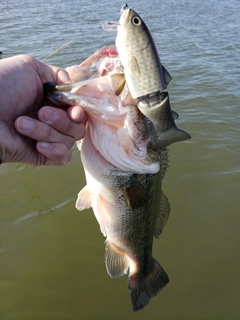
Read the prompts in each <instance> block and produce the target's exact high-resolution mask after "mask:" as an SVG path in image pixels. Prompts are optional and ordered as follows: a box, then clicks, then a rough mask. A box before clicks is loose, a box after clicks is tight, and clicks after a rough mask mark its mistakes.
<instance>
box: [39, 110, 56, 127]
mask: <svg viewBox="0 0 240 320" xmlns="http://www.w3.org/2000/svg"><path fill="white" fill-rule="evenodd" d="M41 118H42V121H44V122H45V123H49V124H50V123H52V122H53V121H54V120H55V118H56V111H55V110H54V109H53V108H50V107H44V108H42V110H41Z"/></svg>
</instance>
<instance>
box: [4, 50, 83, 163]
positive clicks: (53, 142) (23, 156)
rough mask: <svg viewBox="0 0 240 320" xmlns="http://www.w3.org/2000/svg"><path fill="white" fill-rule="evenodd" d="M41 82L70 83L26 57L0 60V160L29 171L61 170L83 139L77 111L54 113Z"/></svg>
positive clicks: (63, 74)
mask: <svg viewBox="0 0 240 320" xmlns="http://www.w3.org/2000/svg"><path fill="white" fill-rule="evenodd" d="M46 82H53V83H66V82H71V80H70V78H69V76H68V73H67V72H66V71H65V70H63V69H60V68H57V67H54V66H50V65H47V64H44V63H42V62H40V61H38V60H36V59H34V58H32V57H30V56H27V55H19V56H14V57H11V58H6V59H3V60H0V159H1V162H2V163H7V162H23V163H26V164H30V165H33V166H40V165H47V166H49V165H56V166H60V165H65V164H67V163H69V162H70V161H71V158H72V154H71V151H70V149H71V148H72V147H73V145H74V142H75V141H77V140H80V139H82V138H83V137H84V135H85V126H84V122H85V121H86V114H85V113H84V111H83V109H82V108H81V107H80V106H71V107H69V106H65V107H64V106H61V108H59V107H56V105H53V104H52V103H51V102H50V101H48V100H47V99H46V98H45V97H44V93H43V84H44V83H46Z"/></svg>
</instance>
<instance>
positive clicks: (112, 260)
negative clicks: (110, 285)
mask: <svg viewBox="0 0 240 320" xmlns="http://www.w3.org/2000/svg"><path fill="white" fill-rule="evenodd" d="M105 265H106V269H107V273H108V274H109V276H110V277H111V278H119V277H122V276H123V275H124V274H126V273H127V271H128V268H129V259H128V257H127V256H126V255H125V254H124V253H123V252H121V251H120V249H118V248H117V247H116V246H114V245H113V244H111V243H110V242H108V241H106V247H105Z"/></svg>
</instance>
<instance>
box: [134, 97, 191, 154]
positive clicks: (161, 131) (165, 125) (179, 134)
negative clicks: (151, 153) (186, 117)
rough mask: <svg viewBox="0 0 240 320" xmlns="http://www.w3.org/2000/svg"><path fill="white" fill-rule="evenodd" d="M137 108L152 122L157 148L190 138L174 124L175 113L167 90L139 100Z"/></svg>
mask: <svg viewBox="0 0 240 320" xmlns="http://www.w3.org/2000/svg"><path fill="white" fill-rule="evenodd" d="M138 108H139V109H140V111H141V112H142V113H143V114H144V115H145V116H146V117H147V118H148V119H149V120H150V121H151V122H152V124H153V126H154V128H155V130H156V132H157V135H158V147H159V148H162V147H166V146H169V145H170V144H172V143H174V142H178V141H183V140H187V139H190V138H191V136H190V135H189V134H188V133H187V132H185V131H184V130H181V129H179V128H178V127H177V126H176V124H175V121H174V120H175V118H177V114H176V113H175V112H172V110H171V106H170V102H169V96H168V92H161V93H159V95H157V94H156V95H155V96H152V97H150V98H148V99H146V98H145V99H142V100H140V102H139V104H138Z"/></svg>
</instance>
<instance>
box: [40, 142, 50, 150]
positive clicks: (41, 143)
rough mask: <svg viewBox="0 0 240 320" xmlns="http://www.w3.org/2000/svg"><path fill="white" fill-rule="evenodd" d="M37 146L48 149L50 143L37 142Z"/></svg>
mask: <svg viewBox="0 0 240 320" xmlns="http://www.w3.org/2000/svg"><path fill="white" fill-rule="evenodd" d="M39 147H40V148H41V149H48V148H49V147H50V143H48V142H39Z"/></svg>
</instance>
